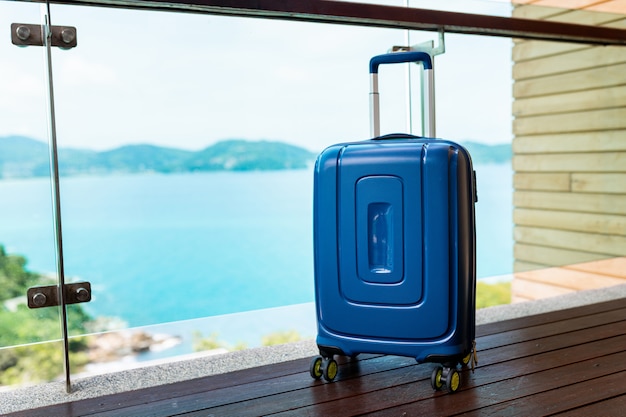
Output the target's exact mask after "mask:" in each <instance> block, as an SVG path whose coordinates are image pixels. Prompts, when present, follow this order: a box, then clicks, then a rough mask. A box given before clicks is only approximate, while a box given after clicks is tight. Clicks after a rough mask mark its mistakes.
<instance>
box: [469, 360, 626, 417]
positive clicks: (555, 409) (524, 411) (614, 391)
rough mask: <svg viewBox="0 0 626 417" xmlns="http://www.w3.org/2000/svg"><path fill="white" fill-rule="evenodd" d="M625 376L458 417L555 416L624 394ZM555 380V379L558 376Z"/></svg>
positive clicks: (567, 387)
mask: <svg viewBox="0 0 626 417" xmlns="http://www.w3.org/2000/svg"><path fill="white" fill-rule="evenodd" d="M546 374H547V372H546ZM533 376H534V375H533ZM625 377H626V371H621V372H617V373H614V374H609V375H603V376H600V377H597V378H594V379H593V380H591V381H579V382H573V383H570V384H567V385H563V386H559V387H557V388H555V389H552V390H548V391H544V392H539V393H536V394H534V395H533V396H532V398H530V399H529V398H516V399H515V400H513V401H507V402H506V403H505V402H502V403H498V404H496V405H492V406H489V407H485V408H482V409H480V410H476V411H473V412H468V413H463V414H461V415H462V416H498V417H499V416H502V415H507V416H521V417H523V416H529V415H554V413H569V412H570V411H572V410H575V409H577V408H579V407H581V406H585V405H587V404H589V403H594V402H597V401H604V400H610V399H612V398H613V397H614V396H615V395H623V394H625V393H626V392H625V391H626V384H624V383H623V381H624V378H625ZM556 378H558V376H557V377H556ZM622 412H623V410H622ZM529 413H530V414H529ZM568 415H570V414H568ZM589 415H593V414H589ZM596 415H598V414H596ZM599 415H602V416H603V417H604V416H606V414H599Z"/></svg>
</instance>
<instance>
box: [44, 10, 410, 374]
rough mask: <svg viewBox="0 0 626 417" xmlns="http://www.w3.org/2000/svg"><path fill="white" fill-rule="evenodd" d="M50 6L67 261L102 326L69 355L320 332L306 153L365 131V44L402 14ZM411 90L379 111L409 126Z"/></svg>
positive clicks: (139, 357) (88, 323)
mask: <svg viewBox="0 0 626 417" xmlns="http://www.w3.org/2000/svg"><path fill="white" fill-rule="evenodd" d="M52 19H53V22H55V24H65V25H72V26H76V27H77V31H78V47H77V48H75V49H72V50H70V51H57V50H55V51H53V54H54V56H53V57H54V63H55V86H56V89H55V96H56V99H57V129H58V138H59V146H60V164H61V173H62V180H61V193H62V214H63V227H64V248H65V257H64V259H65V267H66V276H67V277H68V279H75V280H85V281H90V282H91V284H92V289H93V299H92V301H91V302H90V303H88V304H82V305H80V306H70V307H69V310H70V311H73V310H74V309H75V308H80V309H81V310H82V311H84V312H85V313H87V314H88V315H89V317H88V318H85V323H84V326H85V327H86V328H87V329H89V330H90V331H92V332H96V333H98V334H97V335H93V336H91V337H90V338H89V342H88V343H89V344H90V346H91V349H90V350H89V355H90V357H91V364H90V365H89V366H87V367H84V368H77V369H76V370H75V371H76V372H82V371H86V372H100V371H101V370H110V369H114V368H113V367H114V366H115V365H114V364H113V363H111V362H110V360H111V359H115V360H117V364H118V365H119V364H123V365H121V366H123V367H124V368H128V367H129V366H133V365H132V364H129V363H128V361H129V360H130V361H131V362H138V363H144V361H147V360H149V359H158V358H160V357H163V356H169V355H172V354H189V353H192V352H194V349H209V348H213V349H214V348H220V347H223V346H226V347H228V348H230V349H234V348H238V347H241V346H247V347H253V346H259V345H261V344H264V343H277V342H280V341H287V340H293V338H295V337H308V338H311V337H313V336H314V335H315V332H316V328H315V315H314V310H313V308H312V302H313V259H312V258H313V256H312V229H311V225H312V211H311V210H312V164H313V161H314V159H315V156H316V155H317V153H319V152H320V151H321V150H322V149H323V148H325V147H326V146H328V145H330V144H332V143H336V142H340V141H352V140H361V139H367V138H368V137H369V122H368V88H369V79H368V76H369V75H368V72H367V68H368V61H369V58H370V56H372V55H375V54H378V53H383V52H385V51H386V50H387V49H388V48H390V47H391V46H392V45H394V44H398V43H401V41H402V38H403V33H402V31H397V30H396V31H392V30H380V29H371V28H357V27H347V26H346V27H341V26H329V25H318V24H305V23H293V22H281V21H268V20H258V19H238V18H226V17H211V16H199V15H183V14H172V13H153V12H145V11H142V12H140V11H129V10H119V9H104V8H102V9H101V8H86V7H85V8H82V7H68V6H58V5H55V6H54V7H53V9H52ZM399 83H400V84H401V83H402V79H401V80H399ZM403 105H404V102H403V100H401V101H400V103H397V104H395V105H394V106H389V107H390V109H389V111H388V116H386V117H387V118H388V119H393V118H399V119H400V125H401V126H404V125H405V121H404V118H405V116H404V115H405V114H406V112H405V111H404V108H403ZM394 109H398V110H397V111H394ZM398 114H399V116H398ZM383 122H384V123H385V125H386V126H387V127H388V128H393V122H392V121H387V120H383ZM260 309H261V310H262V311H259V310H260ZM268 309H269V310H268ZM250 311H253V312H252V313H249V312H250ZM181 320H182V322H181ZM174 321H177V323H175V324H171V322H174ZM145 326H148V327H145ZM139 327H141V328H139ZM111 330H123V331H119V332H117V333H115V334H113V333H110V332H108V333H106V334H101V333H100V332H103V331H111ZM162 335H168V336H162ZM172 346H173V347H172ZM166 347H168V349H165V348H166ZM138 351H140V352H141V353H140V354H137V352H138ZM126 356H129V358H130V359H129V358H126Z"/></svg>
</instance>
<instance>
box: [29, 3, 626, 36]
mask: <svg viewBox="0 0 626 417" xmlns="http://www.w3.org/2000/svg"><path fill="white" fill-rule="evenodd" d="M35 1H37V2H43V0H35ZM52 3H58V4H73V5H91V6H105V7H123V8H131V9H149V10H161V11H172V12H185V13H202V14H210V15H222V16H238V17H257V18H265V19H282V20H295V21H304V22H320V23H334V24H342V25H357V26H374V27H383V28H397V29H412V30H424V31H438V30H444V31H445V32H448V33H461V34H474V35H486V36H500V37H510V38H521V39H539V40H550V41H564V42H576V43H586V44H596V45H622V46H624V45H626V29H616V28H608V27H599V26H588V25H578V24H570V23H561V22H549V21H540V20H532V19H520V18H513V17H499V16H487V15H478V14H470V13H455V12H445V11H438V10H427V9H416V8H406V7H398V6H383V5H377V4H365V3H352V2H344V1H329V0H308V1H305V0H148V1H140V0H52Z"/></svg>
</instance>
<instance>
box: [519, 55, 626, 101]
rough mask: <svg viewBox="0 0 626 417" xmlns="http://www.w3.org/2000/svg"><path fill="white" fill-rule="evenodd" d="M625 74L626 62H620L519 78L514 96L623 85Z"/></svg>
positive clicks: (531, 95)
mask: <svg viewBox="0 0 626 417" xmlns="http://www.w3.org/2000/svg"><path fill="white" fill-rule="evenodd" d="M625 74H626V63H620V64H615V65H610V66H601V67H600V66H598V67H593V68H589V69H585V70H580V71H575V72H568V73H565V74H556V75H550V76H543V77H541V78H532V79H528V80H517V81H515V83H514V84H513V97H515V98H523V97H534V96H542V95H545V94H557V93H565V92H569V91H580V90H589V89H593V88H602V87H612V86H615V85H623V84H624V83H626V75H625Z"/></svg>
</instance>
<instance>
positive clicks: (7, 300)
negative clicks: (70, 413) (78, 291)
mask: <svg viewBox="0 0 626 417" xmlns="http://www.w3.org/2000/svg"><path fill="white" fill-rule="evenodd" d="M49 284H51V282H50V280H49V279H45V278H43V277H42V276H40V275H38V274H35V273H32V272H29V271H27V270H26V259H25V258H24V257H22V256H17V255H9V254H7V253H6V251H5V249H4V247H3V246H2V245H0V288H2V291H1V292H0V385H10V384H18V383H32V382H39V381H49V380H51V379H54V378H56V377H57V376H59V375H61V374H62V372H63V349H62V345H61V344H60V342H58V339H60V337H61V330H60V329H61V328H60V326H61V325H60V318H59V309H58V308H41V309H35V310H31V309H29V308H28V306H27V305H26V297H25V295H26V291H27V289H28V287H30V286H33V285H49ZM18 297H19V298H18ZM67 314H68V323H69V332H70V334H73V335H75V334H82V333H84V332H85V329H84V327H83V326H84V324H85V323H86V322H87V321H89V320H91V318H90V317H89V316H88V315H87V314H86V313H85V312H84V311H83V309H82V308H81V307H80V306H77V305H73V306H69V307H68V309H67ZM50 340H57V342H48V341H50ZM40 342H47V343H40ZM14 345H25V346H20V347H17V348H5V347H10V346H14ZM86 347H87V343H86V340H85V339H84V338H74V339H72V342H71V343H70V351H71V352H72V355H71V360H72V363H73V365H74V366H75V367H77V368H78V367H80V366H81V365H84V364H86V363H87V356H86V353H85V352H84V351H85V349H86Z"/></svg>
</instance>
